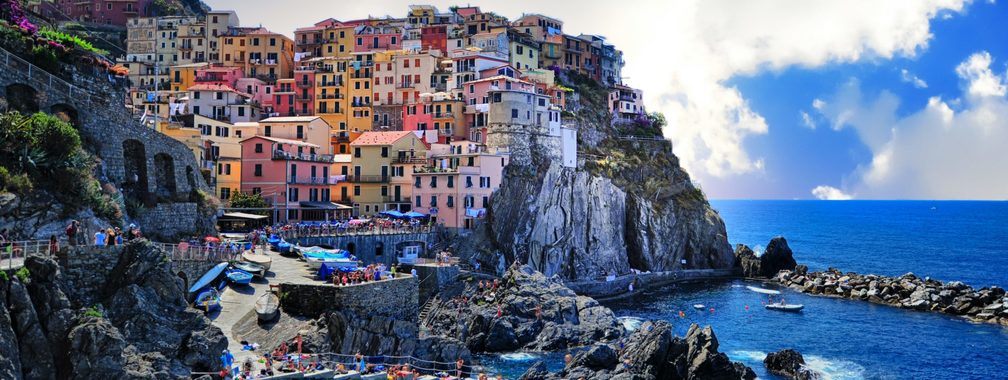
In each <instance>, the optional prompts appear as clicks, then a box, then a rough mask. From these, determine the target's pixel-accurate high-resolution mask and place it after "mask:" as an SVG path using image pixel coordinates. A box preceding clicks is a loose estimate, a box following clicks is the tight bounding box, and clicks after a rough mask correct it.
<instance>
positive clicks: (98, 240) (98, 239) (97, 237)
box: [94, 228, 107, 247]
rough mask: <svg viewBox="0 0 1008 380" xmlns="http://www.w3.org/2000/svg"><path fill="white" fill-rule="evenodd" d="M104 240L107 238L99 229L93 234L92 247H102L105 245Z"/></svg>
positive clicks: (103, 231)
mask: <svg viewBox="0 0 1008 380" xmlns="http://www.w3.org/2000/svg"><path fill="white" fill-rule="evenodd" d="M105 238H107V236H105V230H102V229H101V228H99V229H98V232H95V234H94V245H95V246H97V247H104V246H105V245H106V243H105Z"/></svg>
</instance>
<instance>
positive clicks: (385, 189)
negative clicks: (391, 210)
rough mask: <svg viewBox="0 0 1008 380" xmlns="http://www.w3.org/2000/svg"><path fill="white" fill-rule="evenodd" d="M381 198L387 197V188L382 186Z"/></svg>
mask: <svg viewBox="0 0 1008 380" xmlns="http://www.w3.org/2000/svg"><path fill="white" fill-rule="evenodd" d="M381 196H383V197H387V196H388V186H382V187H381Z"/></svg>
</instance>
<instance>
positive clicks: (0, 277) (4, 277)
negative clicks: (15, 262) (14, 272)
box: [0, 271, 10, 282]
mask: <svg viewBox="0 0 1008 380" xmlns="http://www.w3.org/2000/svg"><path fill="white" fill-rule="evenodd" d="M0 280H3V282H7V281H10V276H8V275H7V272H3V271H0Z"/></svg>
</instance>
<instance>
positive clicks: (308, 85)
mask: <svg viewBox="0 0 1008 380" xmlns="http://www.w3.org/2000/svg"><path fill="white" fill-rule="evenodd" d="M295 83H297V87H298V88H311V87H312V84H313V82H312V81H305V80H299V81H297V82H295Z"/></svg>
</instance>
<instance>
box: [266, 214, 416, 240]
mask: <svg viewBox="0 0 1008 380" xmlns="http://www.w3.org/2000/svg"><path fill="white" fill-rule="evenodd" d="M431 226H432V223H431V222H429V221H428V222H426V223H425V222H423V221H421V220H420V219H416V218H414V219H400V218H390V217H374V218H370V219H339V220H331V221H321V222H301V223H279V224H276V225H273V226H267V227H266V228H264V229H268V230H269V231H270V232H269V234H277V235H279V236H281V237H283V238H285V239H289V238H296V237H308V236H330V235H348V234H350V235H352V234H387V233H403V232H420V231H424V230H425V229H427V228H430V227H431Z"/></svg>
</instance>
